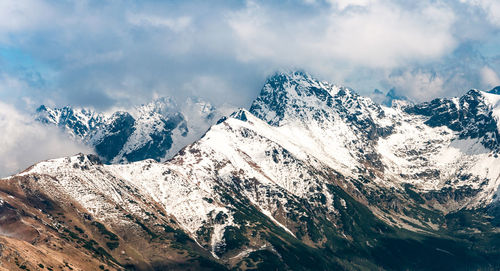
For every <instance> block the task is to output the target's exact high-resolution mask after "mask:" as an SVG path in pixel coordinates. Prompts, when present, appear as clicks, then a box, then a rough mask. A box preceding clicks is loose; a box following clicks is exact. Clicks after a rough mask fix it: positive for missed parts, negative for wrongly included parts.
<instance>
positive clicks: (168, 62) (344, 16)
mask: <svg viewBox="0 0 500 271" xmlns="http://www.w3.org/2000/svg"><path fill="white" fill-rule="evenodd" d="M498 6H499V4H497V1H493V0H461V1H452V0H442V1H432V0H424V1H417V2H408V1H402V0H328V1H327V0H307V1H302V0H291V1H260V0H248V1H231V2H218V1H216V2H210V3H208V2H207V1H168V2H163V1H93V0H87V1H75V2H73V1H63V2H59V1H48V0H47V1H43V0H23V1H17V0H5V1H2V3H1V4H0V18H1V19H0V77H2V78H12V80H18V81H20V82H22V83H23V84H24V85H25V87H23V89H22V91H19V92H15V93H13V92H12V91H10V90H9V88H7V87H4V86H3V85H1V84H0V99H2V100H4V101H7V102H10V103H14V104H16V106H18V107H23V106H24V107H25V106H26V105H27V104H26V101H28V100H29V101H30V102H32V104H40V103H48V104H54V105H66V104H71V105H79V106H90V107H94V108H97V109H101V110H106V109H108V108H111V107H115V106H120V107H127V106H130V105H133V104H137V103H142V102H146V101H148V100H150V99H151V98H152V97H153V96H155V95H160V96H181V97H179V98H180V99H183V98H185V97H186V96H192V95H201V96H202V97H203V98H206V99H208V100H211V101H212V102H214V103H216V104H217V103H232V104H234V105H236V106H246V105H248V104H249V103H250V102H251V101H252V99H253V98H254V97H255V96H256V95H257V93H258V90H259V88H260V86H261V85H262V83H263V81H264V80H265V77H266V76H267V75H269V74H270V73H272V72H273V71H275V70H277V69H280V68H303V69H305V70H307V71H310V72H311V73H313V74H316V75H318V76H319V77H320V78H321V79H325V80H329V81H333V82H335V83H339V84H344V85H348V86H350V87H352V88H354V89H356V90H357V91H358V92H360V93H361V94H368V93H370V92H371V91H372V90H373V89H374V88H379V89H382V90H388V89H390V88H393V87H397V88H398V91H399V92H402V93H404V94H405V95H406V96H409V97H412V98H414V99H415V100H418V101H422V100H428V99H431V98H433V97H435V96H436V95H446V96H452V95H458V94H461V93H463V92H464V91H466V90H467V89H468V88H471V87H474V88H479V89H482V88H486V87H489V85H490V83H491V82H490V81H488V80H486V79H485V78H484V77H485V75H484V70H483V67H488V68H489V69H491V70H492V71H493V72H495V73H498V71H499V70H500V52H499V49H498V48H500V38H497V37H498V32H499V31H500V20H499V17H498V12H495V11H496V10H497V9H498ZM465 60H466V61H465ZM395 74H396V75H404V80H403V79H402V78H399V79H398V80H396V79H395ZM422 74H428V75H430V76H431V77H432V79H430V80H434V81H433V82H434V83H433V84H432V85H431V86H430V87H429V88H426V87H424V86H423V85H422V84H423V83H422V77H421V75H422ZM412 80H415V81H412ZM436 80H437V81H436ZM424 81H425V80H424ZM404 82H406V83H408V85H405V83H404ZM437 82H441V83H439V84H437ZM391 83H394V85H390V84H391ZM416 85H422V87H421V88H416V87H415V86H416ZM436 87H439V88H440V90H439V91H437V90H436V89H435V88H436ZM416 89H419V90H418V91H417V92H414V91H415V90H416ZM28 105H29V104H28Z"/></svg>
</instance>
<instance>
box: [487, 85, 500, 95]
mask: <svg viewBox="0 0 500 271" xmlns="http://www.w3.org/2000/svg"><path fill="white" fill-rule="evenodd" d="M488 93H491V94H496V95H500V86H496V87H494V88H493V89H490V90H489V91H488Z"/></svg>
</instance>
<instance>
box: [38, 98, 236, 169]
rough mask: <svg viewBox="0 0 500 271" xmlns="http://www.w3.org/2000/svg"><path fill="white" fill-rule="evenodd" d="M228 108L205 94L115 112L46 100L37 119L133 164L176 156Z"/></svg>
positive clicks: (107, 156)
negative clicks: (205, 98) (179, 101)
mask: <svg viewBox="0 0 500 271" xmlns="http://www.w3.org/2000/svg"><path fill="white" fill-rule="evenodd" d="M226 111H227V109H226V110H225V111H224V110H219V109H216V108H215V107H214V106H212V105H211V104H210V103H208V102H206V101H203V100H201V99H190V98H188V99H187V100H186V101H185V102H184V103H182V104H181V105H178V104H177V102H176V101H175V100H174V99H172V98H158V99H155V100H154V101H152V102H150V103H148V104H145V105H142V106H139V107H136V108H134V109H133V110H131V112H127V111H117V112H115V113H113V114H111V115H109V116H106V115H105V114H103V113H97V112H95V111H93V110H89V109H85V108H72V107H69V106H66V107H63V108H50V107H47V106H45V105H42V106H40V107H39V108H38V109H37V110H36V114H35V120H37V121H39V122H41V123H44V124H47V125H54V126H57V127H60V128H61V129H62V130H64V131H65V132H66V133H67V134H68V135H69V136H70V137H71V138H73V139H75V140H77V141H80V142H83V143H85V144H87V145H89V146H90V147H92V148H93V149H94V150H95V152H96V154H97V155H99V156H100V158H101V159H102V160H103V161H104V162H106V163H127V162H135V161H140V160H144V159H155V160H157V161H163V160H166V159H169V158H171V157H172V156H173V155H174V154H176V153H177V152H178V151H179V150H180V149H181V148H182V147H184V146H186V145H187V144H190V143H193V142H194V141H195V140H198V139H199V138H200V137H201V136H202V135H203V134H204V133H205V132H206V131H207V130H208V128H209V127H210V126H211V125H213V124H215V122H216V121H217V120H218V119H219V118H220V117H221V116H222V115H223V114H225V112H226Z"/></svg>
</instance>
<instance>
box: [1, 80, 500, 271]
mask: <svg viewBox="0 0 500 271" xmlns="http://www.w3.org/2000/svg"><path fill="white" fill-rule="evenodd" d="M499 94H500V93H499V91H498V88H496V89H493V90H492V91H489V92H483V91H478V90H470V91H468V92H467V93H465V94H464V95H463V96H461V97H457V98H442V99H435V100H433V101H430V102H426V103H421V104H412V103H410V102H407V101H401V100H398V99H392V98H391V101H390V105H391V106H386V105H379V104H377V103H375V102H373V101H372V100H371V99H369V98H366V97H363V96H360V95H358V94H356V93H355V92H354V91H353V90H351V89H349V88H346V87H342V86H337V85H333V84H330V83H328V82H321V81H318V80H316V79H314V78H313V77H311V76H310V75H308V74H306V73H305V72H301V71H296V72H280V73H277V74H275V75H273V76H271V77H269V78H268V79H267V81H266V83H265V84H264V87H263V88H262V90H261V92H260V95H259V96H258V97H257V98H256V99H255V100H254V102H253V103H252V105H251V107H250V108H249V109H248V110H247V109H239V110H236V111H235V112H233V113H232V114H230V115H227V114H224V113H223V112H221V111H220V110H217V109H215V108H214V107H213V106H211V105H209V104H208V103H205V102H202V101H189V102H187V103H186V105H182V106H173V104H174V103H173V102H172V101H170V100H168V99H159V100H156V101H154V102H152V103H150V104H148V105H144V106H142V107H140V108H138V109H137V110H136V111H137V112H135V113H133V114H132V113H127V112H117V113H114V114H112V115H111V116H108V117H106V116H104V115H103V114H99V113H95V112H93V111H90V110H85V109H72V108H70V107H65V108H62V109H51V108H48V107H45V106H42V107H40V108H39V109H38V112H37V116H36V118H37V119H38V120H39V121H41V122H43V123H46V124H47V125H57V126H59V127H61V128H62V129H65V130H66V131H67V132H68V133H69V134H70V135H71V136H72V137H73V138H75V140H81V141H82V142H84V143H86V144H89V145H91V146H93V147H94V148H95V150H96V153H97V155H86V154H78V155H75V156H72V157H64V158H58V159H53V160H48V161H44V162H40V163H38V164H35V165H33V166H31V167H30V168H28V169H26V170H24V171H23V172H21V173H19V174H16V175H13V176H10V177H8V178H5V179H2V180H0V233H1V235H0V244H1V246H0V268H3V269H5V270H16V269H24V270H226V269H234V270H500V231H499V230H500V203H499V201H498V199H499V194H500V192H498V188H499V186H500V158H499V157H498V154H499V152H500V95H499ZM391 95H392V96H394V93H392V94H391ZM384 104H387V103H384ZM387 105H388V104H387ZM188 111H189V112H191V113H187V112H188ZM193 112H194V113H193ZM223 115H226V116H225V117H222V116H223Z"/></svg>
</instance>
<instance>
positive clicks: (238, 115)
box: [230, 108, 249, 121]
mask: <svg viewBox="0 0 500 271" xmlns="http://www.w3.org/2000/svg"><path fill="white" fill-rule="evenodd" d="M248 113H249V112H248V111H247V110H246V109H243V108H240V109H238V111H235V112H234V113H232V114H231V116H230V117H231V118H234V119H238V120H241V121H247V120H248V117H247V114H248Z"/></svg>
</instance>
